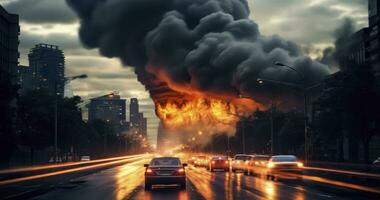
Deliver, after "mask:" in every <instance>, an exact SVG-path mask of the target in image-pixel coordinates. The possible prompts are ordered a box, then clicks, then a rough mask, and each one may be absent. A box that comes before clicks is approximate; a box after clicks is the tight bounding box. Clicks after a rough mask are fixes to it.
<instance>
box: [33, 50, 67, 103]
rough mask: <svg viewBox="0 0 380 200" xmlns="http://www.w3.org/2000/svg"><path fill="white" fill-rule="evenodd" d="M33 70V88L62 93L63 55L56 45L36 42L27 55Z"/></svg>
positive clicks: (61, 94)
mask: <svg viewBox="0 0 380 200" xmlns="http://www.w3.org/2000/svg"><path fill="white" fill-rule="evenodd" d="M28 57H29V66H30V67H31V70H32V71H33V82H32V87H33V89H37V90H39V89H45V90H47V91H48V92H49V93H51V94H54V93H55V92H57V94H58V95H60V96H63V95H64V87H65V57H64V54H63V51H62V50H60V49H59V47H58V46H55V45H50V44H37V45H36V46H35V47H34V48H33V49H31V50H30V53H29V55H28Z"/></svg>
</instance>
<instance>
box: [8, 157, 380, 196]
mask: <svg viewBox="0 0 380 200" xmlns="http://www.w3.org/2000/svg"><path fill="white" fill-rule="evenodd" d="M149 159H150V158H149V157H141V158H140V159H138V160H133V161H132V162H128V163H126V164H124V165H119V166H117V167H113V168H109V169H105V170H102V171H99V172H96V173H93V174H89V175H86V176H82V177H77V178H73V179H71V180H70V181H66V182H63V183H60V184H57V185H56V186H55V187H54V189H52V190H49V192H47V193H44V194H41V195H37V196H34V197H33V199H35V200H51V199H53V200H67V199H70V200H84V199H92V200H95V199H111V200H112V199H115V200H124V199H139V200H140V199H162V200H170V199H180V200H186V199H211V200H212V199H215V200H223V199H228V200H232V199H284V200H286V199H289V200H306V199H318V200H319V199H334V200H335V199H358V200H359V199H377V198H378V196H376V195H375V194H370V193H368V192H364V191H360V190H353V189H352V188H346V189H344V188H340V187H337V186H333V185H327V184H325V185H324V184H314V181H312V180H303V181H290V180H282V181H281V180H280V181H268V180H266V179H264V178H261V177H253V176H245V175H243V174H241V173H231V172H209V171H207V170H206V169H204V168H194V167H193V166H189V167H188V168H187V170H186V172H187V186H188V187H187V189H186V190H180V189H178V188H176V187H175V186H173V187H172V186H169V187H162V186H160V187H155V188H154V189H153V190H152V191H145V190H144V171H145V168H144V167H143V164H144V163H148V162H149ZM16 184H17V183H16ZM20 184H21V183H20Z"/></svg>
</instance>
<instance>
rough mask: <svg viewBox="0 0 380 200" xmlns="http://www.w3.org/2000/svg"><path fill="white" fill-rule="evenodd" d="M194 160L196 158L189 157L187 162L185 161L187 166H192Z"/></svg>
mask: <svg viewBox="0 0 380 200" xmlns="http://www.w3.org/2000/svg"><path fill="white" fill-rule="evenodd" d="M195 160H196V157H194V156H193V157H190V158H189V159H188V160H187V164H191V165H194V162H195Z"/></svg>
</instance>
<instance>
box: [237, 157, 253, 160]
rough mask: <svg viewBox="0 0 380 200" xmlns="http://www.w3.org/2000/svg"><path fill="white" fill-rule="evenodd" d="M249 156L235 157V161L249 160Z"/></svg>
mask: <svg viewBox="0 0 380 200" xmlns="http://www.w3.org/2000/svg"><path fill="white" fill-rule="evenodd" d="M249 158H250V156H235V160H249Z"/></svg>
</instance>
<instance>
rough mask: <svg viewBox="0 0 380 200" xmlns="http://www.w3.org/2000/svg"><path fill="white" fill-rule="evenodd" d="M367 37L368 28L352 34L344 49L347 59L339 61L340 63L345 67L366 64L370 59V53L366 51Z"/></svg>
mask: <svg viewBox="0 0 380 200" xmlns="http://www.w3.org/2000/svg"><path fill="white" fill-rule="evenodd" d="M368 36H369V28H363V29H361V30H359V31H358V32H356V33H355V34H353V35H352V36H351V38H350V42H349V43H347V44H346V45H347V46H346V47H345V48H346V49H348V55H347V58H343V59H344V60H342V61H340V63H345V62H349V63H347V65H350V63H351V64H355V65H356V66H360V65H363V64H366V63H367V62H368V61H369V59H370V52H369V51H368Z"/></svg>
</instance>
